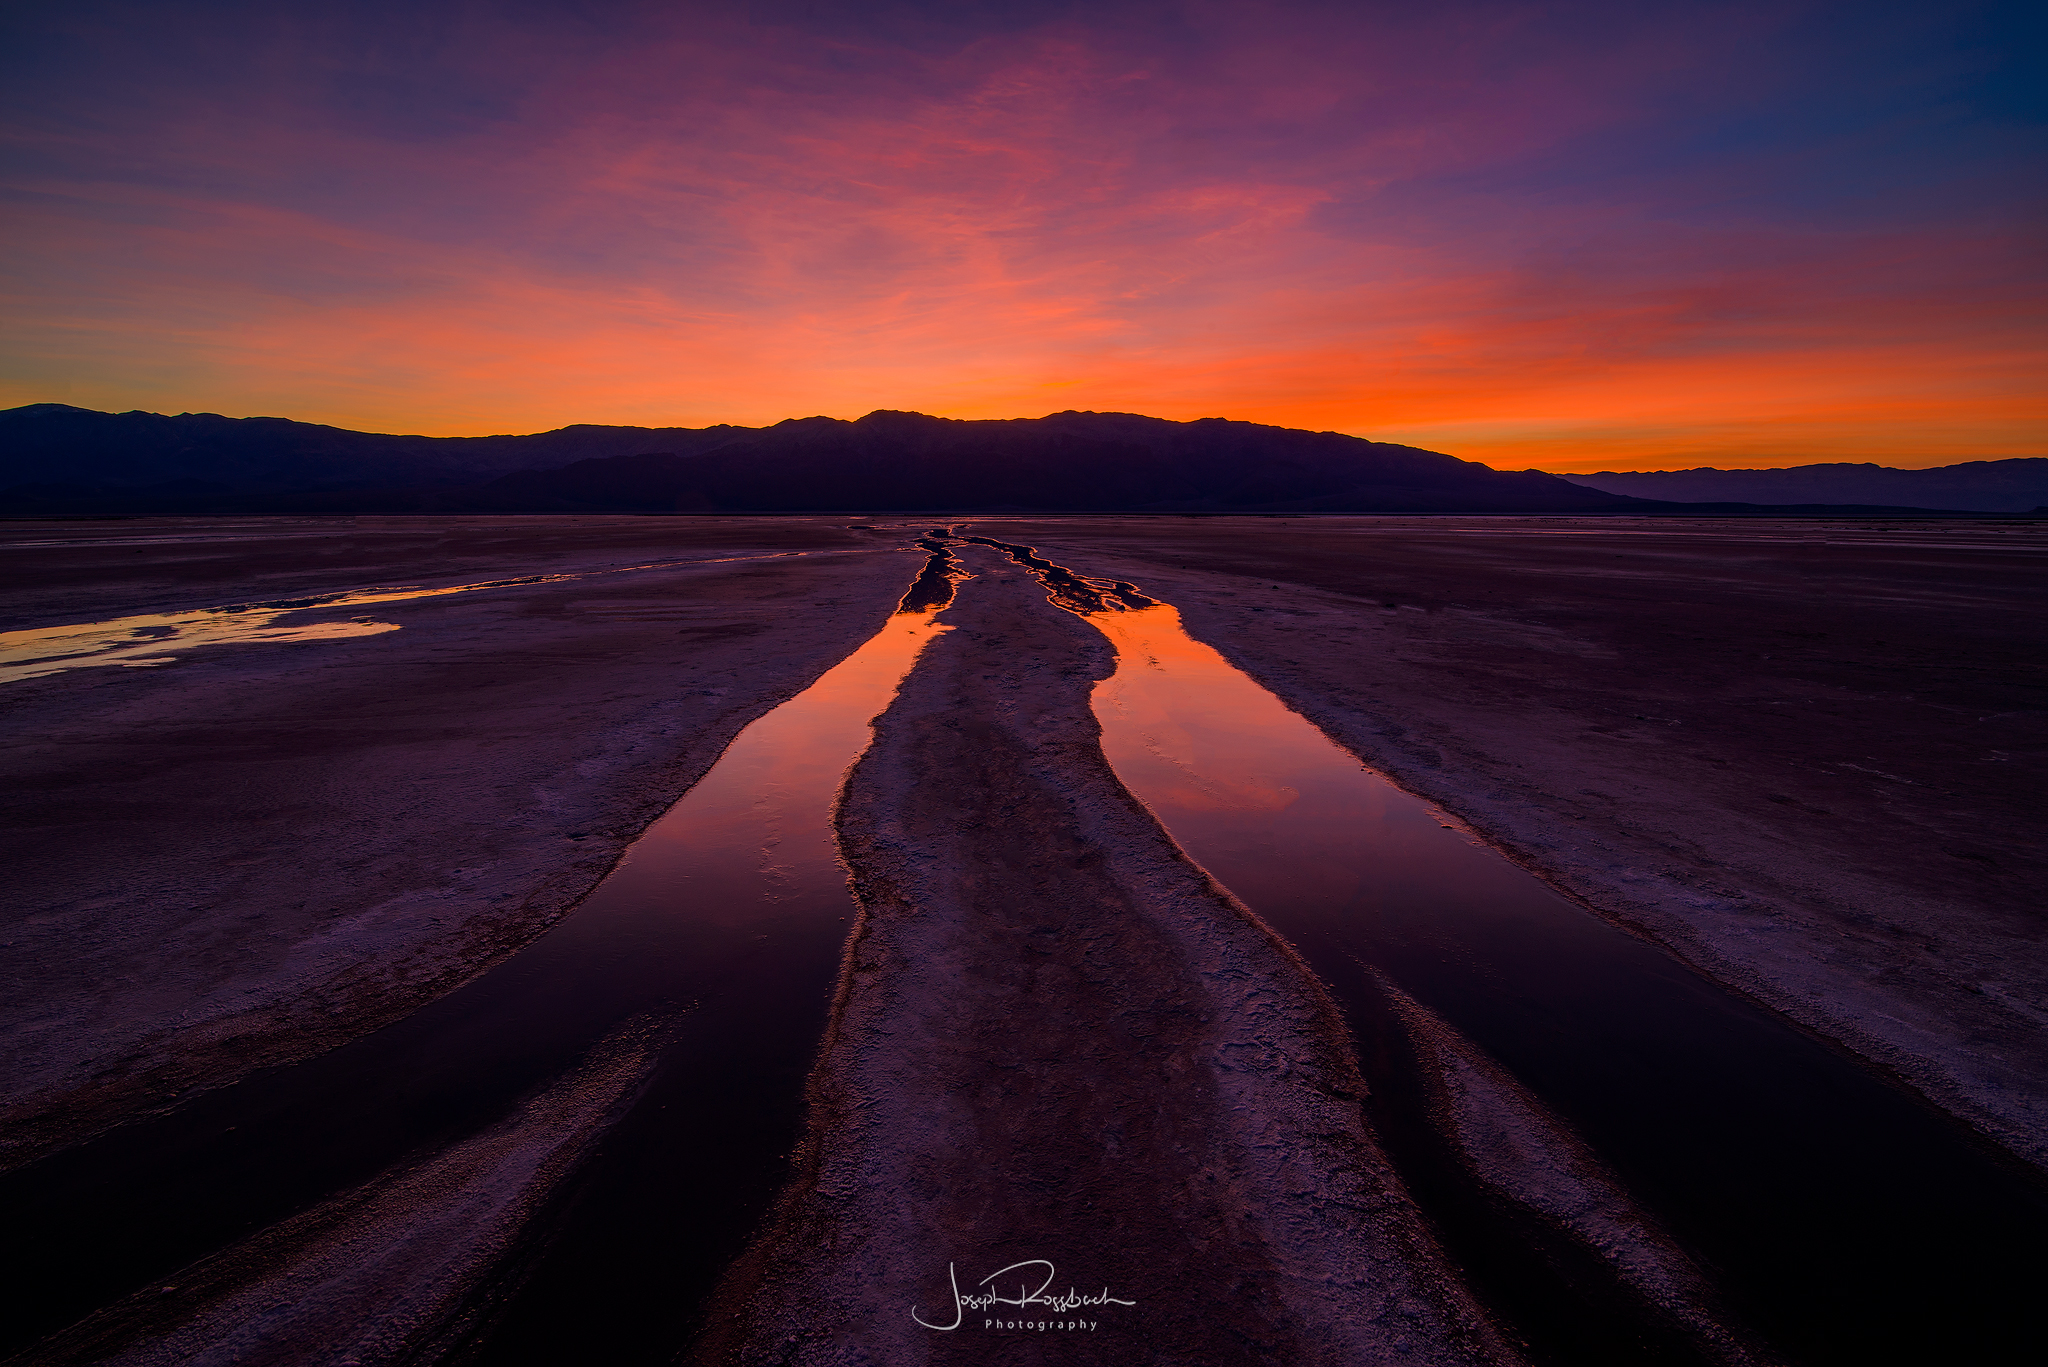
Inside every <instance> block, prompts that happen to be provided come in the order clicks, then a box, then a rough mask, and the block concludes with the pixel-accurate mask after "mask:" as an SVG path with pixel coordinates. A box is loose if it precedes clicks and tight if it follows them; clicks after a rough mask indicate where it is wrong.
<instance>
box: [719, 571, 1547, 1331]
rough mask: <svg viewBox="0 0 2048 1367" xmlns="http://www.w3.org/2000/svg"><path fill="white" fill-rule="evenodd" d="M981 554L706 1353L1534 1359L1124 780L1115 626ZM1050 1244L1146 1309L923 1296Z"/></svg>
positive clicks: (905, 749)
mask: <svg viewBox="0 0 2048 1367" xmlns="http://www.w3.org/2000/svg"><path fill="white" fill-rule="evenodd" d="M965 558H966V560H967V562H968V565H969V567H970V568H971V569H972V570H973V571H974V573H975V574H976V575H977V577H976V578H975V579H973V580H971V581H970V582H968V583H966V584H965V585H964V586H963V587H962V589H961V593H960V597H959V599H958V600H956V602H955V605H954V606H953V607H952V608H951V609H950V610H949V611H948V612H947V613H946V614H945V615H944V616H943V617H942V618H941V619H940V620H941V621H942V622H946V623H949V624H951V625H952V626H953V627H954V630H953V631H951V632H950V633H948V634H947V635H944V636H942V637H940V638H938V639H937V640H936V641H935V642H934V643H933V644H932V645H931V646H930V647H929V648H928V649H927V652H926V654H925V657H924V658H923V660H922V661H921V662H920V663H919V665H918V667H917V668H916V670H914V671H913V673H912V674H911V676H910V678H909V679H908V681H907V682H906V683H905V685H904V687H903V690H902V692H901V694H900V695H899V697H898V700H897V702H896V704H895V705H894V706H893V707H892V708H891V710H890V711H889V712H888V713H887V714H886V715H885V716H884V718H883V719H882V720H881V721H880V722H879V723H878V726H877V731H876V740H875V744H874V746H873V747H872V748H871V749H870V750H869V752H868V754H867V756H866V757H865V758H864V759H863V760H862V761H861V762H860V764H859V765H858V766H857V767H856V769H855V771H854V775H853V777H852V779H851V780H850V782H849V786H848V789H847V792H846V796H845V799H844V802H843V806H842V810H841V813H840V829H841V837H842V842H843V848H844V850H845V853H846V857H847V860H848V864H849V867H850V868H851V869H852V871H853V874H854V882H855V888H856V891H857V895H858V897H859V900H860V903H861V907H862V915H861V920H860V924H859V925H858V927H857V929H856V931H855V935H854V939H853V941H852V942H851V945H850V947H849V951H848V960H847V965H846V969H845V974H844V977H843V980H842V985H841V995H840V999H839V1002H838V1005H837V1009H836V1010H835V1014H834V1022H833V1026H832V1029H831V1032H830V1034H829V1035H828V1038H827V1042H826V1046H825V1051H824V1054H823V1056H822V1061H821V1063H820V1066H819V1069H818V1072H817V1073H816V1075H815V1077H814V1083H813V1089H814V1090H813V1098H812V1100H813V1107H814V1111H813V1133H812V1138H811V1140H810V1141H809V1142H808V1144H807V1146H806V1148H805V1150H804V1152H803V1153H802V1154H800V1155H799V1173H800V1176H799V1179H798V1181H797V1183H796V1185H795V1187H794V1188H793V1190H792V1192H791V1194H790V1195H789V1196H788V1198H787V1199H786V1201H785V1204H784V1206H783V1208H782V1210H781V1213H780V1216H779V1218H778V1220H777V1222H776V1223H775V1225H774V1227H773V1229H772V1231H771V1233H770V1234H769V1235H768V1236H767V1237H766V1238H765V1239H764V1241H763V1242H762V1243H761V1244H760V1245H759V1246H757V1247H756V1249H755V1250H754V1251H753V1252H752V1253H751V1254H750V1255H749V1257H748V1258H747V1259H745V1260H743V1262H742V1263H741V1264H740V1266H739V1267H738V1268H737V1269H736V1270H735V1272H734V1273H733V1274H732V1275H731V1276H730V1278H729V1279H728V1281H727V1284H726V1285H725V1287H724V1288H723V1290H722V1292H721V1295H720V1296H719V1298H718V1300H717V1302H716V1303H715V1306H714V1314H713V1321H712V1328H711V1331H710V1332H709V1334H708V1336H707V1338H706V1340H705V1341H704V1342H703V1343H702V1344H701V1345H700V1352H699V1360H700V1361H704V1362H715V1363H725V1362H735V1363H749V1364H753V1363H834V1364H839V1363H889V1364H892V1365H898V1367H901V1365H907V1364H914V1363H921V1362H952V1361H964V1360H973V1361H976V1362H1000V1363H1035V1362H1071V1361H1090V1362H1102V1361H1117V1362H1129V1363H1141V1362H1158V1363H1176V1364H1181V1363H1194V1362H1201V1363H1229V1362H1247V1363H1249V1362H1289V1363H1302V1364H1308V1363H1333V1364H1334V1363H1345V1364H1352V1363H1361V1362H1376V1361H1393V1360H1400V1361H1409V1362H1417V1363H1451V1362H1459V1363H1479V1362H1502V1361H1508V1360H1511V1359H1510V1356H1509V1354H1508V1353H1507V1351H1506V1350H1505V1349H1504V1348H1503V1347H1502V1346H1501V1345H1500V1343H1499V1342H1498V1341H1497V1340H1496V1339H1495V1338H1494V1337H1493V1336H1492V1334H1491V1332H1490V1330H1489V1329H1488V1328H1487V1327H1486V1326H1485V1324H1484V1322H1483V1320H1482V1319H1481V1317H1480V1315H1479V1314H1478V1313H1477V1311H1476V1310H1475V1309H1474V1308H1473V1307H1472V1306H1471V1305H1470V1303H1469V1302H1468V1301H1467V1300H1466V1299H1465V1297H1464V1294H1463V1292H1462V1290H1461V1289H1460V1288H1459V1287H1458V1284H1457V1279H1456V1277H1455V1275H1454V1274H1452V1273H1451V1272H1450V1271H1449V1269H1448V1268H1447V1267H1446V1266H1445V1265H1444V1264H1443V1263H1442V1262H1441V1260H1440V1258H1439V1255H1438V1254H1437V1252H1436V1250H1435V1248H1434V1246H1433V1245H1432V1244H1431V1242H1430V1240H1429V1239H1428V1237H1427V1236H1426V1234H1425V1233H1424V1232H1423V1227H1422V1224H1421V1221H1420V1220H1419V1219H1418V1217H1417V1216H1416V1214H1415V1212H1414V1211H1413V1209H1412V1208H1411V1207H1410V1205H1409V1204H1408V1201H1407V1199H1406V1197H1405V1195H1403V1193H1402V1191H1401V1189H1400V1187H1399V1184H1398V1182H1397V1180H1396V1179H1395V1178H1394V1177H1393V1175H1392V1173H1391V1171H1390V1169H1389V1168H1388V1166H1387V1164H1386V1162H1385V1160H1384V1159H1383V1158H1382V1157H1381V1155H1380V1154H1379V1152H1378V1150H1377V1148H1376V1147H1375V1145H1374V1143H1373V1142H1372V1140H1371V1138H1370V1137H1369V1135H1368V1134H1367V1133H1366V1131H1365V1129H1364V1123H1363V1120H1362V1118H1361V1112H1360V1107H1359V1104H1358V1098H1359V1096H1360V1095H1361V1094H1362V1090H1363V1087H1364V1083H1363V1081H1362V1079H1361V1078H1360V1077H1359V1076H1358V1073H1357V1065H1356V1063H1355V1062H1354V1061H1353V1058H1352V1055H1351V1051H1350V1048H1349V1044H1348V1040H1347V1038H1346V1035H1345V1032H1344V1030H1343V1028H1342V1026H1341V1024H1340V1023H1339V1021H1338V1020H1337V1018H1336V1016H1335V1013H1334V1009H1333V1007H1332V1006H1331V1004H1330V1003H1329V1001H1328V999H1327V997H1326V996H1325V994H1324V993H1323V990H1322V989H1321V987H1320V985H1319V984H1317V983H1316V982H1315V981H1314V980H1313V978H1312V977H1311V976H1310V975H1309V974H1308V973H1307V971H1306V970H1305V969H1304V968H1303V967H1302V966H1301V965H1300V964H1299V962H1298V961H1297V960H1295V959H1294V958H1293V956H1292V955H1291V954H1290V953H1289V952H1288V951H1287V950H1286V949H1285V947H1284V946H1283V945H1281V944H1280V943H1279V942H1278V941H1277V940H1276V939H1275V938H1274V937H1272V936H1271V935H1270V934H1268V933H1267V932H1266V931H1265V930H1264V929H1263V928H1262V927H1261V926H1260V925H1259V924H1258V923H1257V922H1256V921H1254V920H1253V919H1252V918H1251V917H1250V916H1249V915H1248V914H1247V913H1245V912H1244V911H1243V909H1242V908H1241V907H1239V906H1238V905H1237V904H1236V903H1234V902H1233V901H1232V900H1231V899H1230V898H1229V896H1228V894H1227V893H1225V892H1223V891H1222V890H1221V889H1219V888H1218V887H1216V886H1215V885H1214V884H1213V883H1211V882H1210V881H1209V880H1208V879H1207V878H1206V877H1205V876H1203V875H1202V874H1201V873H1200V872H1199V871H1198V870H1196V869H1195V868H1194V867H1193V866H1191V865H1190V864H1188V863H1187V862H1186V861H1185V859H1184V858H1182V857H1181V855H1180V853H1179V851H1178V849H1177V848H1176V847H1175V846H1174V845H1173V844H1172V842H1171V841H1170V840H1168V839H1167V838H1166V836H1165V835H1164V833H1163V832H1161V831H1160V830H1159V828H1158V826H1157V825H1156V824H1155V823H1154V822H1153V821H1152V819H1151V817H1150V815H1149V814H1148V813H1147V812H1145V810H1144V809H1143V808H1142V807H1141V806H1140V805H1138V804H1137V803H1136V801H1135V800H1134V799H1132V798H1130V797H1129V796H1128V795H1127V794H1126V793H1125V792H1124V791H1123V789H1122V788H1121V786H1120V785H1119V784H1118V783H1117V782H1116V780H1115V778H1114V776H1113V775H1112V774H1111V772H1110V770H1109V768H1108V766H1107V764H1106V762H1105V761H1104V759H1103V757H1102V754H1101V751H1100V749H1099V745H1098V735H1099V732H1098V729H1097V725H1096V722H1095V719H1094V717H1093V715H1092V714H1091V712H1090V710H1089V691H1090V687H1091V685H1092V684H1093V683H1094V682H1095V681H1096V680H1097V679H1100V678H1103V677H1105V676H1107V674H1108V673H1110V671H1111V669H1112V668H1113V658H1112V655H1111V652H1110V650H1109V648H1108V646H1107V645H1106V643H1105V642H1104V640H1103V638H1102V637H1101V636H1100V635H1099V634H1098V633H1096V632H1095V631H1093V630H1092V629H1090V628H1089V627H1088V626H1087V625H1086V624H1085V623H1083V622H1081V621H1080V620H1078V619H1077V618H1074V617H1072V616H1070V615H1068V614H1066V613H1064V612H1061V611H1058V610H1056V609H1054V608H1051V607H1049V606H1048V604H1047V603H1046V601H1045V597H1046V596H1045V589H1044V588H1043V587H1042V586H1041V585H1040V584H1039V583H1038V582H1036V581H1035V580H1034V579H1033V578H1031V577H1030V576H1029V575H1028V574H1026V573H1024V572H1023V571H1022V570H1020V569H1019V568H1018V567H1017V566H1016V565H1014V564H1012V563H1010V562H1009V561H1007V560H1003V559H1000V558H998V557H996V556H995V555H993V554H992V553H991V552H989V551H987V550H983V549H981V548H978V547H977V548H972V549H969V550H968V551H966V552H965ZM1026 1259H1044V1260H1047V1261H1048V1262H1050V1263H1052V1264H1054V1265H1055V1266H1056V1267H1057V1269H1058V1272H1057V1279H1056V1282H1055V1284H1054V1287H1053V1290H1054V1291H1064V1290H1066V1289H1068V1288H1069V1286H1070V1285H1071V1286H1073V1287H1074V1288H1077V1289H1079V1290H1082V1291H1084V1292H1089V1293H1093V1292H1095V1291H1096V1290H1097V1289H1098V1288H1100V1289H1106V1290H1107V1291H1108V1292H1109V1293H1110V1294H1112V1295H1114V1296H1115V1297H1117V1298H1119V1299H1121V1300H1129V1301H1133V1302H1135V1304H1133V1305H1130V1306H1124V1305H1116V1304H1112V1305H1107V1306H1102V1307H1092V1306H1085V1305H1084V1306H1082V1307H1080V1308H1078V1309H1073V1310H1067V1311H1062V1310H1059V1309H1057V1308H1047V1307H1039V1306H1026V1307H1024V1308H1021V1309H1019V1308H1015V1307H1007V1306H1002V1305H998V1306H995V1307H986V1308H981V1309H972V1308H970V1309H967V1310H966V1311H965V1312H964V1313H963V1317H962V1322H961V1323H960V1324H959V1327H958V1328H957V1329H954V1330H951V1331H943V1332H942V1331H938V1330H934V1329H932V1328H927V1327H923V1326H921V1325H920V1324H918V1323H917V1322H916V1321H914V1320H913V1318H912V1311H913V1308H915V1309H916V1310H917V1312H918V1314H919V1315H920V1316H921V1317H922V1318H923V1319H924V1320H925V1321H926V1322H927V1323H931V1322H938V1323H945V1322H946V1321H947V1320H948V1319H949V1318H951V1317H952V1312H953V1310H954V1304H953V1301H952V1297H951V1296H950V1295H949V1294H948V1267H949V1265H951V1266H952V1267H954V1268H956V1269H957V1276H958V1281H959V1285H960V1287H961V1290H962V1291H963V1292H965V1293H969V1294H972V1293H974V1292H976V1291H977V1290H978V1289H979V1288H978V1287H977V1285H976V1283H977V1282H978V1281H979V1280H980V1279H981V1278H982V1277H983V1276H985V1275H986V1274H988V1273H992V1272H994V1271H996V1270H997V1269H999V1268H1003V1267H1005V1266H1009V1265H1011V1264H1015V1263H1018V1262H1020V1261H1022V1260H1026ZM1011 1280H1014V1278H1006V1279H1005V1281H1004V1282H1003V1283H1000V1284H999V1285H1005V1286H1007V1284H1008V1282H1009V1281H1011ZM1010 1294H1012V1295H1015V1294H1017V1293H1016V1290H1015V1289H1014V1288H1012V1289H1011V1291H1010ZM991 1319H995V1320H998V1321H1001V1322H1004V1323H1005V1324H1006V1325H1007V1327H989V1326H988V1323H987V1322H988V1321H989V1320H991ZM1017 1320H1023V1321H1027V1322H1028V1323H1029V1325H1030V1326H1031V1327H1025V1328H1019V1327H1017V1326H1016V1325H1015V1324H1014V1323H1009V1322H1011V1321H1017ZM1075 1321H1080V1322H1083V1323H1087V1324H1090V1325H1092V1326H1094V1327H1090V1328H1082V1329H1075V1328H1072V1327H1070V1326H1071V1325H1072V1323H1073V1322H1075ZM1048 1325H1050V1326H1051V1327H1047V1326H1048Z"/></svg>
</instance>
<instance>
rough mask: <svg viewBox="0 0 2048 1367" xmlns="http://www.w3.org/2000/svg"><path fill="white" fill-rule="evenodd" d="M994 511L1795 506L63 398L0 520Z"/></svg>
mask: <svg viewBox="0 0 2048 1367" xmlns="http://www.w3.org/2000/svg"><path fill="white" fill-rule="evenodd" d="M976 511H983V512H1003V511H1016V512H1027V511H1028V512H1389V513H1400V512H1415V513H1439V512H1466V513H1572V512H1588V513H1625V512H1638V513H1662V512H1673V513H1680V512H1684V513H1745V512H1760V511H1794V510H1792V509H1770V510H1765V509H1758V508H1752V507H1746V506H1743V505H1740V504H1725V503H1721V504H1711V505H1704V504H1703V505H1678V504H1671V503H1662V502H1651V501H1646V500H1643V499H1638V498H1632V497H1628V496H1625V495H1619V494H1615V493H1612V492H1606V491H1601V490H1597V489H1593V488H1588V487H1584V486H1583V484H1580V483H1574V482H1571V481H1568V480H1565V479H1561V478H1559V477H1557V476H1555V475H1548V474H1543V473H1541V472H1539V471H1534V470H1526V471H1519V472H1511V471H1501V470H1494V469H1492V468H1490V467H1488V466H1485V465H1481V464H1478V463H1477V462H1474V461H1464V460H1459V459H1457V458H1456V457H1454V456H1447V455H1444V454H1442V453H1440V452H1436V451H1425V450H1422V449H1420V448H1418V447H1413V446H1400V445H1395V444H1392V443H1388V442H1375V441H1368V440H1366V439H1364V438H1362V437H1353V436H1347V435H1345V434H1343V433H1340V432H1309V431H1303V430H1300V429H1296V428H1288V427H1271V426H1266V425H1264V424H1260V423H1249V422H1237V421H1233V420H1230V419H1225V418H1201V419H1197V420H1195V421H1193V422H1174V421H1170V420H1168V419H1165V418H1151V417H1145V416H1143V415H1141V414H1135V413H1082V412H1074V411H1068V412H1064V413H1054V414H1050V415H1048V416H1046V417H1043V418H1008V419H976V420H966V419H954V418H935V417H930V416H927V415H925V414H922V413H906V412H898V411H893V410H888V409H882V410H877V411H876V412H873V413H870V414H868V415H867V416H866V417H863V418H859V419H856V420H853V421H847V420H844V419H839V418H825V417H811V418H791V419H787V420H785V421H783V422H779V423H776V424H774V425H773V426H771V427H760V428H750V427H733V426H717V427H704V428H688V427H604V426H595V425H586V424H579V425H577V426H572V427H564V428H559V429H556V430H555V431H552V432H540V433H534V434H530V435H525V436H491V437H424V436H400V435H390V434H384V433H375V432H352V431H349V430H347V429H345V428H338V427H327V426H322V425H320V424H316V423H301V422H294V421H291V420H289V419H285V418H226V417H222V416H220V415H219V414H215V413H180V414H176V415H165V414H159V413H141V412H133V413H97V412H94V411H92V410H90V409H83V408H73V407H70V406H68V405H64V404H30V405H28V406H27V407H24V408H15V409H10V410H6V411H4V412H0V512H6V513H8V514H12V515H14V516H35V515H69V516H78V515H87V516H93V515H137V514H188V515H193V514H250V513H376V512H476V513H517V512H542V513H545V512H643V513H668V512H684V513H696V512H734V513H754V512H759V513H769V512H976ZM1797 511H1802V512H1851V511H1854V512H1880V513H1881V512H1895V511H1899V510H1897V509H1887V508H1858V509H1845V508H1839V507H1835V508H1826V507H1821V508H1803V509H1799V510H1797Z"/></svg>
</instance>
